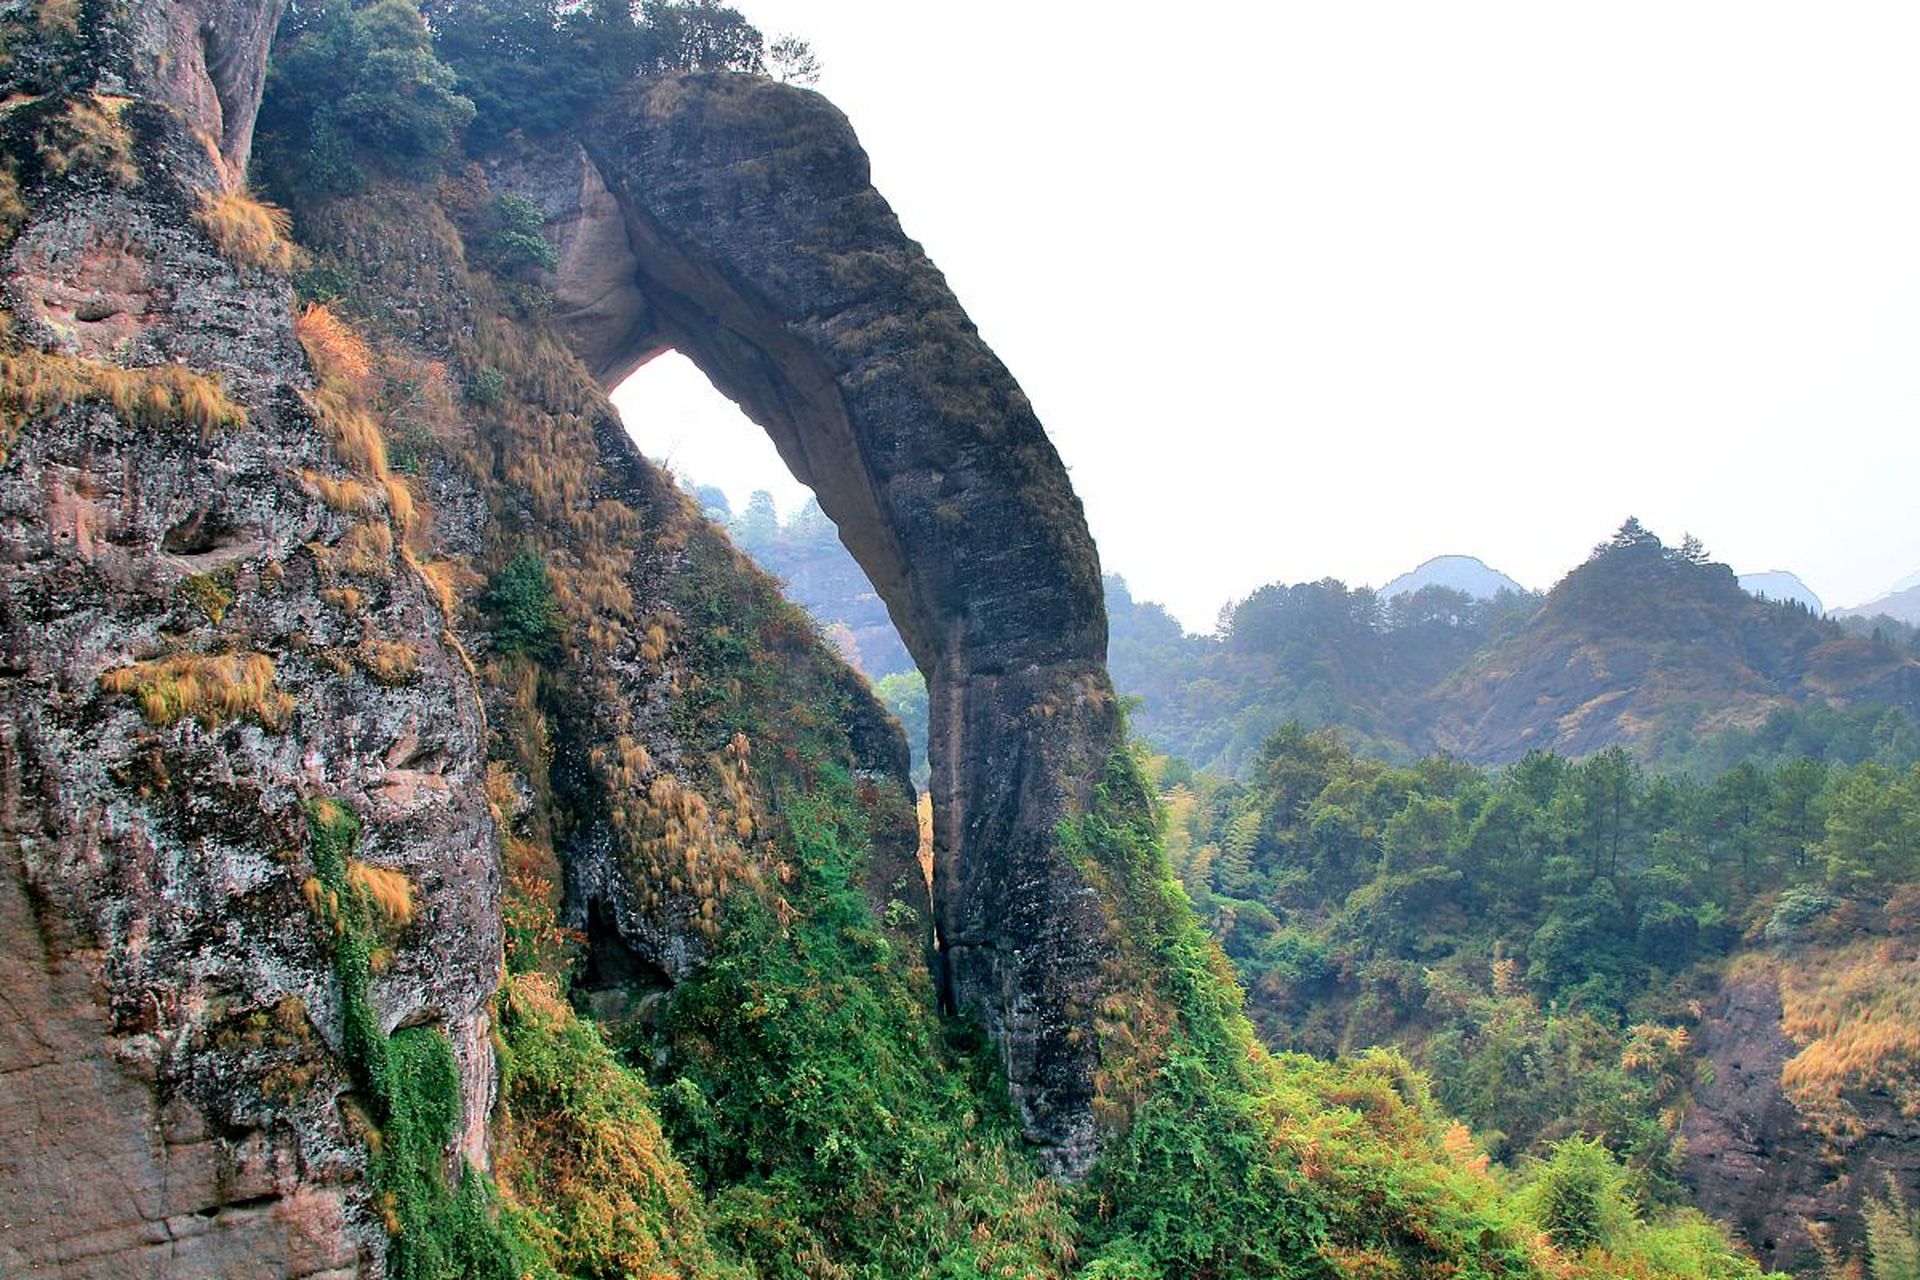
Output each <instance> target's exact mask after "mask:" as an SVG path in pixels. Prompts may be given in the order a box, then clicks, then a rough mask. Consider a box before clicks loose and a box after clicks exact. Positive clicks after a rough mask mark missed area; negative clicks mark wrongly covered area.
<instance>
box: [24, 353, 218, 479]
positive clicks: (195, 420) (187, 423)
mask: <svg viewBox="0 0 1920 1280" xmlns="http://www.w3.org/2000/svg"><path fill="white" fill-rule="evenodd" d="M77 404H99V405H105V406H106V407H107V408H109V409H111V410H113V412H114V413H115V414H116V415H118V416H119V417H120V418H121V419H122V420H123V421H126V422H129V423H132V424H133V425H134V426H138V427H160V428H165V427H193V428H196V429H197V430H198V431H199V432H200V435H201V437H202V438H203V439H204V438H206V437H208V436H210V435H212V434H213V432H215V431H217V430H221V429H227V428H237V427H243V426H245V425H246V423H247V411H246V410H245V409H243V408H241V407H240V406H239V405H237V404H235V403H234V402H233V401H231V400H229V399H227V396H226V393H225V392H224V391H223V390H221V387H220V381H219V379H218V378H215V377H211V376H209V375H207V374H203V373H195V372H194V371H193V370H191V369H188V368H186V367H184V366H182V365H177V364H162V365H152V366H149V367H147V368H143V369H122V368H120V367H118V366H117V365H111V364H107V363H105V362H103V361H99V360H88V359H85V358H82V357H78V356H63V355H56V354H54V353H52V352H47V351H36V350H31V349H30V350H25V351H16V352H12V353H9V354H5V355H0V446H4V445H5V444H6V443H7V441H8V440H10V439H11V437H12V436H13V435H14V434H15V433H16V432H18V431H19V429H20V428H21V427H22V426H24V425H26V423H27V422H29V421H31V420H33V419H35V418H40V417H45V416H47V415H50V414H54V413H58V412H59V411H60V410H62V409H65V408H68V407H69V406H72V405H77ZM0 456H3V455H0Z"/></svg>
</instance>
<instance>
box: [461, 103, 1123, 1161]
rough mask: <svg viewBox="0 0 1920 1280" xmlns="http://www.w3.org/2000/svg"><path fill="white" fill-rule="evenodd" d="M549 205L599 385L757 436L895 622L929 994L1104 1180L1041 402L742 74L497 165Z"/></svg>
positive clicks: (1063, 610) (866, 199)
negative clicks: (669, 396) (938, 991)
mask: <svg viewBox="0 0 1920 1280" xmlns="http://www.w3.org/2000/svg"><path fill="white" fill-rule="evenodd" d="M493 179H494V181H495V182H496V184H497V185H498V186H500V187H502V188H504V189H507V190H511V191H513V192H515V193H516V194H520V195H522V196H525V197H527V198H530V199H533V200H535V201H536V202H537V203H539V204H540V205H541V206H542V207H543V209H544V210H545V211H546V212H547V214H548V216H549V226H550V229H551V231H552V233H553V235H554V237H555V239H556V242H557V245H558V248H559V251H560V254H561V266H560V268H559V271H558V278H557V280H556V285H555V287H556V293H557V295H558V297H559V300H560V303H561V310H560V316H559V319H560V321H561V323H562V324H563V326H565V327H566V328H568V330H569V331H570V332H571V333H572V335H573V340H574V344H575V347H576V349H577V350H578V351H579V352H580V353H581V355H582V357H583V358H584V359H586V360H587V362H588V363H589V365H590V366H591V367H592V368H594V370H595V371H596V372H597V373H598V374H599V375H600V376H601V378H602V379H603V380H604V381H606V382H607V383H608V384H612V383H613V382H617V381H618V380H619V379H620V378H622V377H624V376H625V375H626V374H627V373H628V372H629V371H631V370H632V369H633V368H634V367H635V366H636V365H638V364H639V363H641V362H643V361H644V360H646V359H648V358H650V357H651V356H652V355H653V354H655V353H657V352H658V351H660V350H663V349H665V348H668V347H671V348H674V349H676V350H679V351H681V352H682V353H684V354H686V355H687V356H689V357H691V358H692V359H693V360H694V361H695V362H696V363H698V364H699V365H700V366H701V368H702V369H703V370H705V371H706V373H707V374H708V376H709V377H711V378H712V379H713V381H714V382H715V384H716V385H717V386H718V387H719V388H720V389H721V390H722V391H724V392H725V393H726V394H727V395H728V396H730V397H731V398H733V399H734V400H736V401H737V402H738V403H739V404H740V405H741V406H742V408H743V409H745V410H746V412H747V413H748V414H749V416H751V417H753V418H754V420H755V421H757V422H759V423H760V424H761V425H762V426H763V427H764V428H765V429H766V430H767V432H768V434H769V435H770V436H771V437H772V438H773V441H774V443H775V445H776V446H777V447H778V449H779V451H780V453H781V456H782V457H783V458H785V459H786V461H787V464H788V466H789V467H791V468H792V470H793V472H794V474H795V475H796V476H797V477H799V478H800V479H801V480H802V481H804V482H806V483H807V484H808V485H810V486H811V487H812V488H813V489H814V491H815V493H816V494H817V495H818V497H819V500H820V505H821V507H822V509H823V510H825V511H826V513H827V514H828V515H829V516H830V517H831V518H832V519H833V520H834V522H835V525H836V526H837V528H838V530H839V532H840V536H841V539H842V541H843V542H845V543H846V545H847V547H848V549H849V550H850V551H851V552H852V553H853V555H854V557H855V558H856V559H857V560H859V562H860V564H861V566H862V567H863V568H864V569H865V570H866V572H867V574H868V576H869V578H870V579H871V580H872V581H873V583H874V585H875V587H876V589H877V590H878V591H879V592H880V594H881V596H882V597H883V598H884V599H885V601H886V603H887V606H888V609H889V612H890V613H891V615H892V617H893V620H894V623H895V625H896V626H897V627H898V628H899V631H900V634H901V636H902V638H903V639H904V641H905V642H906V645H907V647H908V649H909V651H910V652H911V653H912V654H913V656H914V660H915V661H916V663H918V665H919V666H920V668H921V670H922V672H923V674H925V675H926V677H927V680H928V685H929V697H930V703H931V711H930V719H931V742H930V746H929V755H930V757H931V765H932V783H931V787H932V791H933V796H934V813H935V855H934V856H935V885H934V897H935V912H936V919H937V921H938V927H939V937H940V945H941V949H942V954H943V956H944V959H945V970H946V978H945V981H946V990H947V993H948V995H949V998H950V999H951V1000H952V1002H953V1003H954V1004H955V1005H956V1006H957V1007H960V1008H966V1009H972V1010H974V1011H976V1012H977V1013H978V1015H979V1016H980V1017H982V1018H983V1020H984V1021H985V1023H986V1025H987V1027H988V1029H989V1031H990V1032H991V1033H992V1034H993V1036H994V1038H995V1040H996V1041H997V1042H998V1043H999V1044H1000V1046H1001V1048H1002V1051H1003V1055H1004V1058H1005V1062H1006V1066H1007V1072H1008V1076H1009V1079H1010V1081H1011V1083H1012V1087H1013V1091H1014V1095H1015V1098H1016V1100H1017V1102H1018V1103H1019V1107H1020V1113H1021V1117H1022V1120H1023V1123H1024V1126H1025V1129H1026V1132H1027V1134H1028V1136H1029V1138H1031V1139H1032V1140H1033V1141H1035V1142H1036V1143H1038V1144H1039V1145H1040V1146H1041V1148H1042V1150H1043V1151H1044V1152H1045V1154H1046V1157H1047V1159H1048V1161H1049V1163H1050V1165H1051V1166H1052V1167H1053V1168H1054V1169H1055V1170H1056V1171H1057V1172H1061V1173H1064V1174H1067V1175H1076V1174H1078V1173H1079V1172H1081V1171H1082V1170H1084V1169H1085V1167H1086V1166H1087V1164H1088V1163H1089V1162H1090V1160H1091V1159H1092V1157H1093V1155H1094V1154H1095V1146H1096V1135H1095V1132H1094V1125H1093V1119H1092V1111H1091V1103H1092V1097H1093V1068H1094V1064H1095V1054H1096V1050H1095V1047H1094V1046H1095V1042H1096V1037H1095V1036H1094V1035H1093V1034H1091V1030H1090V1028H1091V1023H1092V1016H1093V1013H1092V1011H1093V1008H1094V1006H1095V1004H1096V1003H1097V997H1098V994H1099V988H1100V982H1101V979H1100V966H1101V963H1102V960H1103V959H1104V958H1105V956H1106V952H1107V946H1106V943H1105V941H1104V934H1105V929H1106V922H1105V919H1104V916H1103V915H1102V912H1101V908H1100V903H1099V901H1098V899H1097V895H1095V894H1094V893H1093V891H1092V890H1091V889H1090V888H1089V886H1088V884H1087V883H1086V881H1085V879H1084V878H1083V876H1082V875H1081V874H1080V872H1079V870H1078V869H1077V868H1076V867H1074V866H1072V865H1071V864H1070V863H1069V861H1068V860H1067V859H1065V858H1064V857H1063V856H1062V855H1061V853H1060V851H1059V849H1058V847H1057V845H1056V842H1055V830H1056V827H1057V825H1058V823H1059V822H1060V821H1061V820H1062V819H1064V818H1067V817H1070V816H1072V815H1074V814H1076V813H1079V812H1081V811H1083V810H1084V807H1085V805H1086V803H1087V801H1088V799H1089V796H1090V794H1091V787H1092V784H1093V781H1094V780H1095V779H1096V778H1097V777H1098V776H1099V774H1100V772H1101V770H1102V768H1103V767H1104V765H1105V762H1106V759H1107V757H1108V755H1109V753H1110V752H1111V751H1112V750H1113V748H1114V747H1115V745H1116V743H1117V741H1118V721H1117V717H1116V714H1115V709H1114V703H1113V698H1112V693H1111V688H1110V685H1109V683H1108V681H1107V676H1106V672H1105V653H1106V615H1105V612H1104V607H1103V604H1102V599H1101V590H1100V576H1099V565H1098V559H1097V557H1096V555H1095V552H1094V548H1093V544H1092V540H1091V538H1090V537H1089V535H1088V533H1087V530H1086V525H1085V521H1084V518H1083V517H1082V514H1081V511H1080V506H1079V502H1078V500H1077V499H1076V498H1075V497H1074V495H1073V492H1072V489H1071V486H1070V485H1069V484H1068V481H1067V478H1066V474H1065V469H1064V468H1063V467H1062V466H1061V464H1060V461H1059V458H1058V456H1057V454H1056V453H1055V452H1054V450H1053V447H1052V445H1051V444H1050V443H1049V442H1048V441H1047V439H1046V436H1045V434H1044V433H1043V432H1042V430H1041V428H1040V424H1039V422H1038V420H1037V419H1036V418H1035V416H1034V414H1033V411H1032V408H1031V406H1030V405H1029V404H1028V403H1027V400H1026V397H1025V396H1024V395H1023V394H1022V393H1021V391H1020V389H1019V387H1018V386H1017V385H1016V384H1015V383H1014V381H1013V379H1012V377H1011V376H1010V375H1009V374H1008V373H1007V371H1006V369H1005V368H1004V367H1003V366H1002V365H1001V364H1000V362H999V361H998V360H997V359H996V358H995V357H994V356H993V354H992V352H991V351H989V350H988V349H987V347H986V345H985V344H984V343H983V342H981V340H980V338H979V336H978V334H977V333H976V332H975V330H974V328H973V325H972V323H971V322H970V321H969V320H968V319H967V317H966V315H965V313H964V312H963V311H962V310H961V308H960V306H959V304H958V303H957V302H956V301H955V300H954V298H953V295H952V293H951V292H950V291H949V290H948V288H947V286H946V282H945V280H944V279H943V278H942V277H941V275H940V273H939V272H938V271H937V270H936V269H935V268H934V266H933V265H932V263H930V262H929V261H928V260H927V258H926V256H925V254H924V253H923V252H922V251H921V249H920V247H919V246H918V245H917V244H915V243H914V242H913V241H912V240H910V239H908V238H907V237H906V235H905V234H904V233H903V232H902V231H901V229H900V225H899V222H898V220H897V219H896V218H895V217H894V216H893V213H892V211H891V210H890V209H889V208H888V206H887V204H886V202H885V200H884V199H882V198H881V196H880V195H879V193H878V192H876V191H875V190H874V189H873V188H872V186H871V185H870V182H869V173H868V166H867V159H866V156H865V153H864V152H862V151H861V149H860V146H859V144H858V142H857V140H856V139H855V138H854V135H853V132H852V129H851V128H850V127H849V126H848V124H847V122H846V120H845V118H844V117H843V116H841V115H840V113H839V112H838V111H836V110H835V109H834V108H833V107H832V106H831V105H830V104H828V103H827V102H826V101H825V100H824V99H822V98H820V97H818V96H817V95H815V94H812V93H809V92H806V91H803V90H797V89H793V88H790V87H786V86H781V85H776V84H772V83H769V82H767V81H764V80H759V79H755V78H751V77H741V76H729V75H688V76H677V77H667V78H663V79H660V80H655V81H650V82H647V83H644V84H642V85H639V86H637V87H636V88H635V89H634V90H633V92H632V93H631V94H629V95H628V96H626V97H625V98H624V99H622V100H621V101H619V102H617V103H615V104H612V105H610V106H609V107H608V109H606V110H605V111H604V112H602V113H601V114H600V115H599V116H598V117H597V118H596V119H595V120H594V121H592V122H590V123H589V124H588V125H587V126H586V127H585V128H584V129H583V130H582V132H581V135H580V139H579V146H578V147H576V148H568V147H552V146H548V147H543V148H542V149H540V150H539V151H538V152H537V153H529V154H526V155H522V156H520V157H518V158H516V159H513V160H510V161H507V162H504V163H502V164H500V165H498V166H497V167H496V169H495V171H494V173H493Z"/></svg>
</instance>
